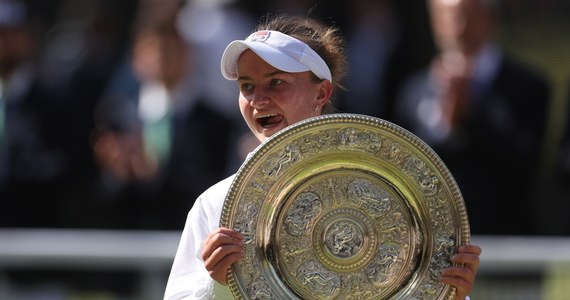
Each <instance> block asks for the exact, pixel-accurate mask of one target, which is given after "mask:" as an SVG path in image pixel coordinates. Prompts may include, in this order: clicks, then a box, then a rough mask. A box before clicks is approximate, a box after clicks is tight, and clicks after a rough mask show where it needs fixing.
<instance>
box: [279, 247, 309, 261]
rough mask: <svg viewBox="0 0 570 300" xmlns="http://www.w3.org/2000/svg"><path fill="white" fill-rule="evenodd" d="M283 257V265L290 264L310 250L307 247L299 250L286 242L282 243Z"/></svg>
mask: <svg viewBox="0 0 570 300" xmlns="http://www.w3.org/2000/svg"><path fill="white" fill-rule="evenodd" d="M282 249H283V251H282V253H283V256H284V257H285V263H288V264H292V263H293V262H295V259H297V258H299V257H302V255H303V254H304V253H307V252H309V251H310V250H311V249H310V248H308V247H304V248H300V247H297V246H295V245H292V244H291V243H288V242H283V248H282Z"/></svg>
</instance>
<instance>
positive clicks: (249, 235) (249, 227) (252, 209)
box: [234, 203, 259, 244]
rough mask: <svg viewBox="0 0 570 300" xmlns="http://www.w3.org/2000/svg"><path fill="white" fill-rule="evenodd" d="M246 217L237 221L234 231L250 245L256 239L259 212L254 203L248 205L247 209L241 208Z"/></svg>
mask: <svg viewBox="0 0 570 300" xmlns="http://www.w3.org/2000/svg"><path fill="white" fill-rule="evenodd" d="M241 211H243V212H244V216H243V217H242V218H240V219H239V220H237V221H236V224H235V226H234V229H235V230H236V231H239V232H241V233H242V234H243V236H244V243H245V244H250V243H251V242H253V240H254V239H255V224H254V223H255V222H254V221H255V220H256V219H257V214H258V212H259V210H258V209H257V207H256V206H255V205H254V204H253V203H247V205H246V207H245V209H244V208H241Z"/></svg>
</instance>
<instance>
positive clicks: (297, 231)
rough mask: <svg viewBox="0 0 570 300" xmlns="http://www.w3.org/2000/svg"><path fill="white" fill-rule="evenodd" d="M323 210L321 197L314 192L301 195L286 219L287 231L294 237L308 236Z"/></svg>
mask: <svg viewBox="0 0 570 300" xmlns="http://www.w3.org/2000/svg"><path fill="white" fill-rule="evenodd" d="M322 210H323V203H322V201H321V199H320V198H319V196H318V195H317V194H315V193H312V192H305V193H301V194H300V195H299V196H298V197H297V199H296V201H295V204H294V205H293V206H292V207H291V210H289V212H288V213H287V217H286V218H285V222H284V225H285V231H287V232H288V233H289V234H290V235H292V236H301V235H304V234H306V233H307V232H308V231H309V229H310V228H311V227H312V226H313V224H314V222H315V220H316V219H317V217H318V216H319V215H320V214H321V212H322Z"/></svg>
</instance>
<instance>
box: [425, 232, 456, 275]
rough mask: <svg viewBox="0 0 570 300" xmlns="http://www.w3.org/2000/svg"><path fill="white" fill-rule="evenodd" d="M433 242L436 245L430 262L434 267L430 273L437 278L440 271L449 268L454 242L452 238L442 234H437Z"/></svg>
mask: <svg viewBox="0 0 570 300" xmlns="http://www.w3.org/2000/svg"><path fill="white" fill-rule="evenodd" d="M435 240H436V243H435V249H434V255H433V257H432V261H433V264H434V265H435V266H436V267H435V268H431V269H430V272H431V274H432V275H433V276H434V277H439V275H440V272H441V270H443V269H445V268H447V267H450V266H451V261H450V260H449V257H451V256H452V255H453V252H454V250H453V249H455V240H454V239H453V238H452V237H447V236H444V235H442V234H438V235H437V237H436V239H435Z"/></svg>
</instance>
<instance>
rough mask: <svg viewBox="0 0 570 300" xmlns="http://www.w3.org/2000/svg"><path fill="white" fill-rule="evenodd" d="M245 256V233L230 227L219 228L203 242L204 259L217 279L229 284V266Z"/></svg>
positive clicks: (207, 268) (211, 274) (210, 272)
mask: <svg viewBox="0 0 570 300" xmlns="http://www.w3.org/2000/svg"><path fill="white" fill-rule="evenodd" d="M241 258H243V235H242V234H241V233H239V232H237V231H234V230H231V229H228V228H218V229H216V230H214V231H212V232H211V233H210V235H209V236H208V238H207V239H206V240H205V241H204V242H203V243H202V259H203V260H204V263H205V266H206V270H208V273H209V274H210V277H212V278H213V279H214V280H215V281H217V282H219V283H220V284H223V285H226V284H227V276H228V269H229V267H230V266H231V265H232V264H233V263H235V262H237V261H238V260H240V259H241Z"/></svg>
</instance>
